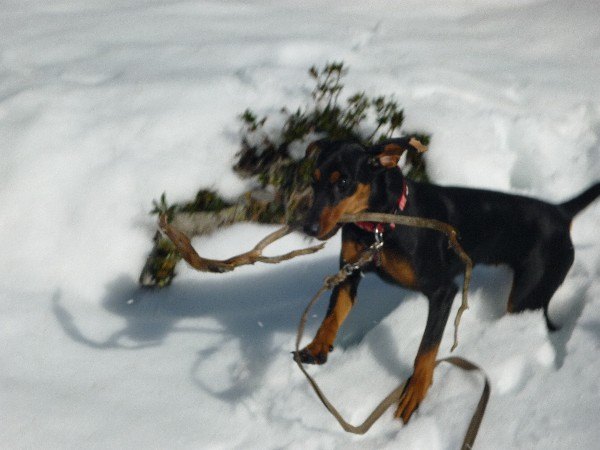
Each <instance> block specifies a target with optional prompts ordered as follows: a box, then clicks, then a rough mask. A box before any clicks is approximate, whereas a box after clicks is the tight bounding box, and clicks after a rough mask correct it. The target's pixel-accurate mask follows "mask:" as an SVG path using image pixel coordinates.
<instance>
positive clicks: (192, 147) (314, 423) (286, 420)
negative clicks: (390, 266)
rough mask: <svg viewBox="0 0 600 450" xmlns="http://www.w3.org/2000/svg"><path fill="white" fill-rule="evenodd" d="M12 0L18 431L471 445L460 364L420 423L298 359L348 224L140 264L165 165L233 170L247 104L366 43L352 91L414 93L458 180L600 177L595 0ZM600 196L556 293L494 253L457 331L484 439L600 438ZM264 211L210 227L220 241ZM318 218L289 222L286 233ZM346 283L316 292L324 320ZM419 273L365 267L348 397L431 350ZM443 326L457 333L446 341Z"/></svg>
mask: <svg viewBox="0 0 600 450" xmlns="http://www.w3.org/2000/svg"><path fill="white" fill-rule="evenodd" d="M320 7H321V3H320V2H315V1H307V2H302V3H298V2H291V1H287V0H286V1H278V2H271V1H252V2H227V3H222V2H209V1H203V2H188V1H183V0H181V1H176V0H172V1H168V0H161V1H154V2H140V1H136V0H120V1H117V2H114V1H111V2H95V3H94V4H93V5H92V4H90V2H85V1H80V0H70V1H56V2H51V3H48V2H42V1H39V0H36V1H31V2H19V1H9V2H5V5H4V7H3V10H2V12H1V13H0V36H1V38H2V39H1V40H0V42H1V44H0V80H1V82H0V149H1V152H2V164H0V175H1V176H0V202H1V204H2V205H3V213H2V214H1V215H0V229H1V230H2V231H3V236H4V242H5V244H4V254H5V257H4V258H2V261H1V262H0V272H1V273H2V274H3V277H2V280H0V299H1V301H0V317H2V326H0V340H1V342H2V343H3V345H2V346H0V377H1V383H0V393H1V399H2V402H1V403H2V407H1V408H0V446H1V447H4V448H114V447H119V448H141V447H143V448H282V447H284V448H392V447H394V448H396V447H397V446H398V445H402V446H403V447H405V448H415V449H416V448H421V449H451V448H456V447H457V446H458V445H459V443H460V442H461V440H462V435H463V433H464V429H465V427H466V424H467V422H468V418H469V415H470V411H471V408H472V407H473V405H474V403H475V402H476V400H477V398H476V397H477V393H476V391H478V390H479V386H480V380H478V379H477V378H476V377H475V376H465V375H464V374H463V373H460V372H457V371H455V370H453V369H451V368H446V367H443V368H440V369H438V371H437V372H436V382H435V384H434V385H433V387H432V389H431V391H430V394H429V395H428V397H427V399H426V400H425V402H424V403H423V404H422V406H421V408H420V409H419V411H418V413H417V414H416V415H415V416H414V417H413V419H412V420H411V422H410V424H409V425H408V426H401V425H400V424H399V423H398V422H397V421H395V420H393V419H392V417H391V413H389V414H386V415H384V417H383V418H382V420H381V421H380V422H379V423H378V424H377V425H376V426H375V427H374V428H373V429H372V431H370V432H369V434H367V435H366V436H363V437H355V436H351V435H347V434H345V433H344V432H343V431H342V430H341V429H339V427H338V425H337V424H336V423H335V421H334V420H333V419H332V418H331V417H329V416H328V414H327V413H326V411H325V410H324V409H323V408H322V407H321V405H320V404H319V402H318V401H317V400H316V398H315V397H314V395H313V394H312V392H311V391H310V388H309V387H308V385H307V384H306V382H305V380H304V379H303V378H302V376H301V374H300V373H299V372H298V370H297V368H295V366H294V365H293V364H292V361H291V357H290V355H289V351H291V350H292V348H293V341H294V334H295V327H296V322H297V320H298V318H299V316H300V313H301V311H302V309H303V308H304V305H305V302H306V301H307V299H308V298H309V296H310V295H311V294H312V293H313V292H314V290H316V289H317V288H318V286H319V284H320V282H321V280H322V277H323V276H324V274H326V273H330V272H332V271H333V270H335V267H336V265H337V252H338V250H339V242H337V240H336V239H332V241H331V242H330V243H329V244H328V246H327V249H326V250H325V251H324V252H321V253H319V254H317V255H313V256H310V257H306V258H304V259H298V260H296V261H292V262H289V263H287V264H284V265H281V266H277V267H274V268H273V267H261V266H257V267H250V268H243V269H241V270H240V271H239V272H237V271H236V272H235V273H234V274H226V275H218V276H215V275H208V274H207V275H199V274H197V273H195V272H192V271H191V270H189V269H188V268H186V267H183V266H182V267H181V269H180V272H179V273H180V274H179V276H178V278H177V279H176V282H175V284H174V285H173V286H172V287H171V288H169V289H167V290H164V291H161V292H145V291H140V290H139V289H138V288H137V286H136V283H135V280H136V278H137V275H138V273H139V270H140V268H141V266H142V264H143V261H144V259H145V256H146V254H147V252H148V250H149V245H150V238H151V236H152V232H153V229H154V222H153V219H152V218H151V217H149V216H148V214H147V212H148V210H149V209H150V201H151V199H152V198H158V197H159V196H160V194H161V193H162V192H163V191H166V192H167V193H168V194H169V200H171V201H179V200H183V199H187V198H189V197H190V196H191V195H192V194H193V193H194V192H195V191H196V189H197V188H199V187H212V188H216V189H218V190H219V191H221V192H222V193H223V194H224V195H227V196H235V195H237V194H238V193H239V192H241V191H242V190H243V189H244V184H243V183H242V182H240V181H239V180H237V179H236V178H235V176H234V175H233V174H232V172H231V170H230V165H231V161H232V158H233V156H234V154H235V151H236V149H237V142H238V136H237V131H238V130H237V124H236V122H235V117H236V115H237V114H239V113H240V112H241V111H243V110H244V109H245V108H246V107H248V106H252V107H253V109H255V110H256V111H258V112H264V113H265V114H267V113H272V112H275V111H277V110H278V108H279V107H280V106H282V105H291V106H293V105H301V104H302V103H303V102H304V99H305V98H306V96H307V91H308V89H309V80H308V77H307V76H306V75H305V73H306V70H307V68H308V67H309V66H311V65H313V64H317V65H319V64H322V63H324V62H325V61H326V60H344V61H345V62H346V63H347V64H348V65H349V66H350V69H351V71H350V75H349V77H348V79H347V80H346V85H347V87H346V89H347V90H348V93H350V92H354V91H356V90H367V92H368V93H369V94H389V93H394V94H395V95H396V97H397V99H398V101H399V103H401V104H402V105H404V106H405V108H406V114H407V118H408V119H407V126H406V129H407V130H425V131H427V132H431V133H432V134H433V141H432V145H431V150H430V152H429V153H428V163H429V167H431V170H432V175H433V177H434V178H435V179H436V180H437V181H438V182H439V183H442V184H460V185H468V186H478V187H487V188H494V189H500V190H504V191H510V192H518V193H525V194H529V195H534V196H538V197H541V198H544V199H547V200H550V201H562V200H564V199H566V198H568V197H570V196H572V195H574V194H576V193H577V192H579V191H580V190H581V189H583V188H584V187H586V186H587V185H589V184H591V183H592V182H594V181H597V180H598V179H600V151H599V142H598V141H599V138H600V88H599V86H598V80H599V79H600V66H599V65H598V61H599V60H600V47H599V46H598V42H600V40H599V38H600V36H599V32H598V27H597V24H598V18H599V17H598V11H597V6H596V5H595V4H594V3H593V2H585V1H573V2H569V3H564V2H559V1H555V0H549V1H534V0H532V1H527V2H522V1H498V0H477V1H469V2H467V1H463V0H453V1H451V2H445V3H444V5H439V4H437V2H422V1H421V2H416V1H412V0H411V1H409V2H402V4H399V3H398V2H391V1H383V0H377V1H374V2H369V4H368V5H366V4H365V2H358V1H354V0H352V1H349V2H344V3H338V4H332V5H330V6H329V7H328V8H327V10H326V11H323V10H321V9H320ZM599 223H600V205H598V204H595V205H593V206H591V207H589V208H588V209H587V210H586V211H585V212H584V213H582V214H581V215H580V216H579V217H578V218H577V219H576V221H575V222H574V226H573V240H574V242H575V247H576V261H575V264H574V265H573V268H572V269H571V272H570V274H569V276H568V278H567V280H566V281H565V283H564V285H563V286H562V287H561V289H560V290H559V292H558V293H557V294H556V297H555V298H554V300H553V302H552V303H551V309H550V312H551V315H552V316H553V317H556V318H558V320H559V321H560V322H561V323H563V325H564V326H563V329H562V330H561V331H560V332H558V333H555V334H553V335H548V332H547V331H546V329H545V326H544V323H543V320H542V317H541V313H540V312H528V313H524V314H520V315H516V316H506V315H504V314H503V310H504V304H505V301H506V297H507V293H508V291H509V289H510V277H511V274H510V273H509V272H508V271H506V270H505V269H502V268H481V269H478V270H476V272H475V277H474V286H473V290H472V293H471V305H472V308H471V310H469V312H467V314H465V316H464V318H463V321H462V326H461V332H460V346H459V349H458V351H457V353H459V354H461V355H464V356H465V357H468V358H470V359H473V360H474V361H476V362H477V363H479V364H480V365H481V366H483V367H484V368H485V369H486V370H487V371H488V373H489V375H490V377H491V379H492V384H493V386H492V389H493V393H492V398H491V401H490V404H489V410H488V413H487V415H486V418H485V419H484V422H483V425H482V429H481V435H480V436H479V437H478V439H477V446H478V448H489V449H492V448H499V447H503V448H528V449H529V448H540V449H542V448H543V449H553V448H554V449H559V448H568V447H574V448H589V449H592V448H597V445H598V442H600V431H598V428H597V426H596V422H597V420H596V419H597V417H598V415H599V414H600V406H598V405H600V384H599V381H598V380H599V377H598V372H599V369H600V363H599V362H598V361H599V358H598V357H597V356H598V350H599V339H600V300H599V298H600V256H599V255H600V252H599V251H598V250H599V246H600V241H599V238H598V224H599ZM268 231H269V228H268V227H266V228H265V227H258V226H253V225H238V226H236V227H232V228H230V229H227V230H223V231H222V232H219V233H218V234H216V235H215V236H214V237H212V238H211V239H198V240H197V241H195V244H196V245H197V246H198V247H199V248H200V249H201V251H202V252H204V253H205V254H207V255H208V256H214V257H220V256H225V255H230V254H232V253H234V252H238V251H239V250H240V249H241V248H246V247H248V244H249V242H254V241H256V239H257V237H258V236H262V235H263V234H266V233H267V232H268ZM299 243H302V244H304V243H305V241H304V239H303V238H302V237H300V236H292V237H290V238H289V239H288V240H287V241H286V243H283V244H282V247H281V248H285V249H287V248H292V247H294V246H297V245H298V244H299ZM324 308H325V301H324V302H323V304H322V305H320V309H317V310H316V311H315V316H314V317H312V318H311V320H310V323H309V330H308V331H307V334H308V335H310V334H311V333H313V332H314V330H315V329H316V327H317V326H318V324H319V322H320V317H321V315H322V314H323V312H324ZM425 309H426V304H425V300H424V298H423V297H422V296H420V295H417V294H414V293H408V292H405V291H401V290H398V289H394V288H391V287H389V286H384V285H382V284H381V283H380V282H379V281H378V280H376V279H372V278H367V279H365V280H364V283H363V284H362V285H361V289H360V292H359V302H358V305H357V306H356V308H355V310H354V311H353V313H352V314H351V316H350V318H349V319H348V321H347V323H346V324H345V325H344V328H343V330H342V332H341V334H340V337H339V341H338V345H337V347H336V350H335V352H334V353H333V354H332V355H331V358H330V361H329V362H328V364H327V365H326V366H323V367H317V368H311V372H313V373H314V374H315V375H316V377H317V379H318V380H319V382H320V383H322V384H323V387H324V389H325V390H326V391H327V393H328V394H330V395H331V397H332V398H333V399H335V402H336V404H337V405H339V408H340V410H341V411H342V412H343V413H344V414H345V415H346V417H348V418H349V419H350V420H351V421H354V422H357V421H359V420H362V418H363V417H364V415H365V414H366V413H367V412H368V411H369V410H370V409H371V408H372V407H373V406H374V405H375V404H376V403H377V402H378V401H379V399H380V398H381V397H382V396H383V395H384V394H385V393H387V392H388V391H389V390H390V389H391V388H392V387H394V386H395V385H396V384H397V383H398V381H399V378H401V377H406V376H408V375H410V373H411V366H412V360H413V358H414V354H415V352H416V349H417V346H418V343H419V340H420V337H421V334H422V330H423V326H424V321H425ZM451 334H452V329H451V327H448V329H447V330H446V334H445V336H444V340H443V342H442V353H443V354H444V353H447V351H448V350H449V347H450V345H451V342H452V340H451Z"/></svg>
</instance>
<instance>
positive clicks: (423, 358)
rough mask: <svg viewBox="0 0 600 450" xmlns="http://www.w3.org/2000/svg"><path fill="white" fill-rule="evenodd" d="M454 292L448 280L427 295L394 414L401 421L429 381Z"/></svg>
mask: <svg viewBox="0 0 600 450" xmlns="http://www.w3.org/2000/svg"><path fill="white" fill-rule="evenodd" d="M457 292H458V287H457V286H456V285H455V284H454V283H452V284H450V285H448V286H444V287H441V288H438V289H436V290H435V291H433V292H432V293H431V294H429V295H428V296H427V297H428V300H429V311H428V314H427V324H426V325H425V332H424V333H423V338H422V339H421V345H420V346H419V350H418V352H417V356H416V358H415V364H414V371H413V374H412V376H411V377H410V378H409V380H408V383H407V384H406V387H405V389H404V392H403V393H402V397H401V398H400V404H399V405H398V409H396V414H395V417H398V418H402V420H403V421H404V423H407V422H408V421H409V419H410V417H411V415H412V413H413V412H414V411H415V410H416V409H417V408H418V407H419V404H420V403H421V401H423V399H424V398H425V396H426V395H427V391H428V390H429V386H431V383H432V382H433V371H434V369H435V361H436V357H437V353H438V349H439V346H440V341H441V340H442V334H443V333H444V328H445V327H446V322H447V321H448V315H449V314H450V307H451V306H452V301H453V300H454V296H455V295H456V293H457Z"/></svg>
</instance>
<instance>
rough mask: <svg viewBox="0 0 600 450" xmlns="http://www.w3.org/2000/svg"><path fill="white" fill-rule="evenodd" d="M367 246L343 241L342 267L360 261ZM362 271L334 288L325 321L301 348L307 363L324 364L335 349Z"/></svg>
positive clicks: (346, 240)
mask: <svg viewBox="0 0 600 450" xmlns="http://www.w3.org/2000/svg"><path fill="white" fill-rule="evenodd" d="M365 248H366V247H365V246H364V245H362V244H359V243H357V242H355V241H353V240H350V239H344V240H343V241H342V254H341V258H340V267H341V266H343V265H344V264H346V263H354V262H356V261H358V259H359V257H360V254H361V252H362V251H363V250H364V249H365ZM360 278H361V276H360V273H359V272H354V273H353V274H351V275H350V276H348V278H346V280H345V281H344V282H342V283H341V284H339V285H338V286H336V287H335V288H334V289H333V292H332V293H331V297H330V299H329V308H328V309H327V314H326V315H325V319H323V323H321V326H320V327H319V330H318V331H317V334H316V336H315V338H314V339H313V341H312V342H311V343H310V344H308V345H307V346H306V347H305V348H303V349H302V350H300V353H299V356H300V360H301V361H302V362H303V363H305V364H324V363H325V362H326V361H327V355H328V354H329V352H330V351H331V350H333V343H334V341H335V337H336V336H337V332H338V330H339V328H340V327H341V326H342V323H343V322H344V320H346V317H347V316H348V314H349V313H350V310H351V309H352V306H354V299H355V298H356V291H357V289H358V284H359V283H360Z"/></svg>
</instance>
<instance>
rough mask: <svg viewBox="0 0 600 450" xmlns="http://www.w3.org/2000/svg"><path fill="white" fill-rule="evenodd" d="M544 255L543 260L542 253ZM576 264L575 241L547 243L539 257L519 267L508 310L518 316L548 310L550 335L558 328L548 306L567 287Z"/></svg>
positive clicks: (516, 270)
mask: <svg viewBox="0 0 600 450" xmlns="http://www.w3.org/2000/svg"><path fill="white" fill-rule="evenodd" d="M542 252H543V253H544V255H543V258H541V257H540V256H541V253H542ZM573 260H574V250H573V244H572V243H571V239H570V238H569V237H568V236H567V238H566V239H564V238H563V239H557V240H555V241H554V242H551V243H547V246H546V247H545V248H544V249H540V251H538V252H537V253H536V256H533V257H531V258H529V259H528V260H527V261H524V262H523V263H522V264H520V265H519V266H518V267H515V269H514V270H515V274H514V279H513V286H512V290H511V293H510V296H509V300H508V305H507V310H508V312H510V313H517V312H521V311H524V310H526V309H538V308H542V309H543V310H544V317H545V319H546V325H547V326H548V329H549V330H550V331H555V330H557V329H558V327H557V326H556V325H555V324H554V323H552V321H551V320H550V318H549V317H548V305H549V304H550V300H551V299H552V296H553V295H554V293H555V292H556V290H557V289H558V288H559V287H560V285H561V284H562V283H563V281H564V279H565V277H566V276H567V273H568V272H569V269H570V268H571V265H572V264H573Z"/></svg>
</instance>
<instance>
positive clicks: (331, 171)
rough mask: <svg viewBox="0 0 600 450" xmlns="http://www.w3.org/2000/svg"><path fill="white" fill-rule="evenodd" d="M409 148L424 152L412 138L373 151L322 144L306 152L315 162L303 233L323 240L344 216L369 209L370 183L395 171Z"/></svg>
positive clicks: (352, 144)
mask: <svg viewBox="0 0 600 450" xmlns="http://www.w3.org/2000/svg"><path fill="white" fill-rule="evenodd" d="M408 148H413V149H415V150H417V151H420V152H421V151H425V147H424V146H423V145H422V144H421V143H420V142H419V141H417V140H416V139H414V138H408V137H407V138H397V139H390V140H388V141H384V142H383V143H381V144H377V145H375V146H372V147H367V148H366V147H363V146H362V145H360V144H358V143H356V142H350V141H330V140H321V141H317V142H313V143H312V144H310V145H309V146H308V148H307V151H306V153H307V157H313V158H316V163H315V170H314V172H313V182H312V189H313V204H312V206H311V208H310V210H309V212H308V214H307V216H306V220H305V223H304V232H305V233H306V234H308V235H310V236H314V237H317V238H318V239H321V240H325V239H329V238H330V237H331V236H333V235H334V234H335V233H336V232H337V230H338V229H339V228H340V226H341V224H339V223H338V221H339V219H340V217H341V216H342V215H343V214H356V213H359V212H362V211H367V210H368V209H369V204H370V202H371V196H372V187H373V181H374V180H375V179H376V178H377V177H378V176H380V175H381V174H383V173H385V171H386V170H390V169H393V168H396V167H397V166H398V161H399V160H400V157H401V156H402V153H404V151H406V150H407V149H408Z"/></svg>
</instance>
